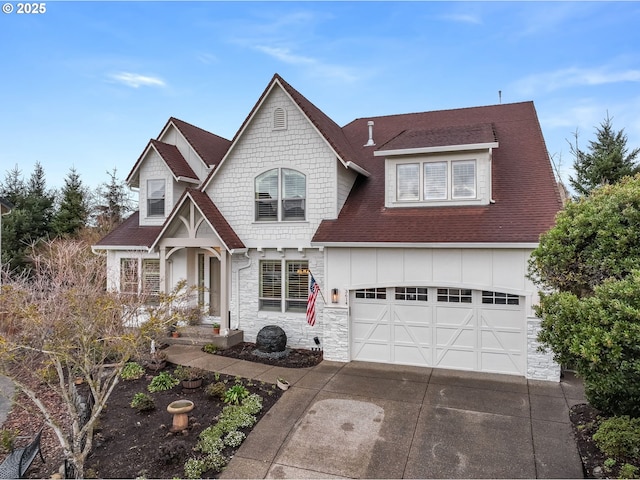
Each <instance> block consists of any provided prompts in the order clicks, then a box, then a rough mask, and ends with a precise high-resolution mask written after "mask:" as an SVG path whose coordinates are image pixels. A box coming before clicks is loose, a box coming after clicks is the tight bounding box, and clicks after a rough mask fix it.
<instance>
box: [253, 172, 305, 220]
mask: <svg viewBox="0 0 640 480" xmlns="http://www.w3.org/2000/svg"><path fill="white" fill-rule="evenodd" d="M306 192H307V185H306V177H305V175H304V174H303V173H300V172H298V171H297V170H292V169H289V168H274V169H272V170H268V171H266V172H264V173H262V174H260V175H258V176H257V177H256V180H255V202H256V215H255V219H256V221H260V222H264V221H266V222H278V221H296V220H304V219H305V203H306Z"/></svg>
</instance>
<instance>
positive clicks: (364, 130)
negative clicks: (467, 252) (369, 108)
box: [312, 102, 561, 245]
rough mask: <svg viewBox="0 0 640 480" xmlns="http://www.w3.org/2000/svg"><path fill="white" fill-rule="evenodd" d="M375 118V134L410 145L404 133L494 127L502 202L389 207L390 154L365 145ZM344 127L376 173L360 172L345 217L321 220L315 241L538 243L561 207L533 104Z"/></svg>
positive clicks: (495, 188)
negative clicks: (387, 164) (386, 201)
mask: <svg viewBox="0 0 640 480" xmlns="http://www.w3.org/2000/svg"><path fill="white" fill-rule="evenodd" d="M371 120H373V121H374V124H375V125H374V127H373V136H374V140H375V142H376V143H377V144H378V145H385V144H386V146H385V148H388V146H389V144H387V142H390V140H392V139H396V141H397V142H399V144H401V145H402V146H407V145H411V143H407V142H409V140H408V136H407V138H405V139H402V135H401V134H402V133H403V132H409V131H413V132H435V131H442V132H444V131H447V130H449V131H451V132H460V131H463V130H464V129H465V128H466V127H465V126H468V125H475V124H478V125H491V130H492V135H494V137H493V138H494V139H495V140H497V141H498V143H499V147H498V148H494V149H493V157H492V193H493V200H494V201H495V203H492V204H490V205H487V206H468V207H465V206H450V207H449V206H440V207H407V208H385V205H384V199H385V170H384V169H385V159H384V156H374V152H375V147H363V146H361V145H363V144H364V143H365V141H366V140H367V138H368V126H367V122H368V121H371ZM342 130H343V132H344V134H345V136H346V138H347V139H348V140H349V142H350V143H351V145H352V146H353V148H354V149H355V150H356V151H357V153H358V158H359V164H360V165H361V166H363V167H364V168H365V169H367V171H369V172H371V176H370V177H369V178H363V177H359V178H358V180H357V181H356V183H355V185H354V186H353V188H352V190H351V193H350V195H349V197H348V199H347V201H346V203H345V205H344V207H343V208H342V210H341V212H340V215H339V216H338V218H337V219H336V220H324V221H323V222H322V223H321V224H320V226H319V227H318V230H317V231H316V233H315V235H314V237H313V240H312V243H313V244H316V245H332V244H336V245H338V244H447V243H467V244H468V243H535V242H538V238H539V235H540V234H541V233H542V232H545V231H546V230H548V229H549V228H550V227H551V226H552V225H553V223H554V219H555V214H556V213H557V212H558V210H560V208H561V201H560V195H559V192H558V189H557V186H556V182H555V179H554V176H553V171H552V169H551V163H550V161H549V157H548V154H547V150H546V146H545V144H544V139H543V137H542V132H541V130H540V125H539V122H538V118H537V115H536V112H535V108H534V106H533V103H532V102H524V103H514V104H504V105H493V106H486V107H474V108H463V109H456V110H442V111H434V112H425V113H413V114H406V115H391V116H384V117H375V118H360V119H357V120H354V121H353V122H351V123H349V124H348V125H346V126H345V127H344V128H343V129H342ZM482 132H483V133H482ZM488 134H489V130H488V128H485V127H483V129H481V134H480V136H479V137H478V138H480V139H491V138H492V137H491V136H488ZM485 135H487V136H485ZM445 136H446V135H445ZM454 136H455V135H454ZM449 141H450V140H449ZM390 144H391V145H393V143H391V142H390Z"/></svg>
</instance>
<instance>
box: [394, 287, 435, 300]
mask: <svg viewBox="0 0 640 480" xmlns="http://www.w3.org/2000/svg"><path fill="white" fill-rule="evenodd" d="M396 300H406V301H414V302H416V301H418V302H426V301H428V300H429V294H428V288H427V287H396Z"/></svg>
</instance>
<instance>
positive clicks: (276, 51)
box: [255, 45, 316, 65]
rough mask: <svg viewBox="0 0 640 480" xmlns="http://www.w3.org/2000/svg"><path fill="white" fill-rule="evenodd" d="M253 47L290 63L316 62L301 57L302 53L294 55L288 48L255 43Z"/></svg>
mask: <svg viewBox="0 0 640 480" xmlns="http://www.w3.org/2000/svg"><path fill="white" fill-rule="evenodd" d="M255 49H256V50H258V51H260V52H262V53H265V54H267V55H269V56H270V57H274V58H275V59H277V60H280V61H281V62H284V63H289V64H291V65H310V64H314V63H316V61H315V60H314V59H312V58H309V57H303V56H302V55H296V54H294V53H292V52H291V50H290V49H288V48H283V47H268V46H266V45H256V46H255Z"/></svg>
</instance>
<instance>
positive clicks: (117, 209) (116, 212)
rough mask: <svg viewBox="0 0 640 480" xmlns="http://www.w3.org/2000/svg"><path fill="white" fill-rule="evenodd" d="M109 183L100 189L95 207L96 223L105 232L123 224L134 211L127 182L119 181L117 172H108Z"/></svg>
mask: <svg viewBox="0 0 640 480" xmlns="http://www.w3.org/2000/svg"><path fill="white" fill-rule="evenodd" d="M107 175H109V182H105V183H103V184H102V185H100V187H98V192H97V196H98V201H97V205H96V207H95V214H94V215H95V222H96V225H97V226H98V228H99V229H100V230H101V231H103V232H108V231H110V230H112V229H113V228H114V227H116V226H117V225H119V224H120V223H122V221H123V220H124V219H125V218H126V217H127V214H128V213H130V212H132V211H133V206H132V200H131V197H130V196H129V192H128V191H127V186H126V184H125V182H123V181H121V180H118V175H117V171H116V169H115V168H114V169H113V171H111V172H107Z"/></svg>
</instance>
